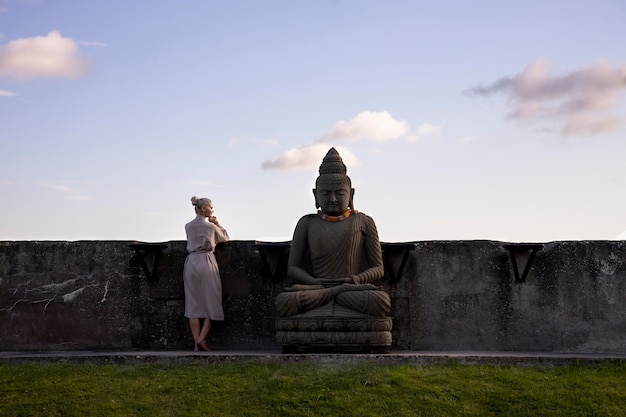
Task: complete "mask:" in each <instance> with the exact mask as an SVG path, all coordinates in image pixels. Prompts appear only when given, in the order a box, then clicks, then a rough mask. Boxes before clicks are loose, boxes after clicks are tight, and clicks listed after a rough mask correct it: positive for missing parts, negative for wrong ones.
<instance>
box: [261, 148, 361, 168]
mask: <svg viewBox="0 0 626 417" xmlns="http://www.w3.org/2000/svg"><path fill="white" fill-rule="evenodd" d="M329 149H330V148H329V146H328V145H327V144H324V143H314V144H312V145H307V146H303V147H300V148H294V149H289V150H288V151H286V152H284V153H283V154H282V155H281V156H279V157H278V158H277V159H275V160H273V161H265V162H263V164H261V167H262V168H263V169H264V170H270V169H284V170H304V169H311V168H314V167H318V166H319V164H320V162H321V161H322V158H324V156H325V155H326V153H327V152H328V150H329ZM335 149H337V151H338V152H339V153H340V154H341V159H343V162H344V163H345V164H346V165H347V166H357V165H358V164H359V161H358V159H357V158H356V156H354V154H353V153H352V152H351V151H350V150H349V149H347V148H345V147H343V146H335Z"/></svg>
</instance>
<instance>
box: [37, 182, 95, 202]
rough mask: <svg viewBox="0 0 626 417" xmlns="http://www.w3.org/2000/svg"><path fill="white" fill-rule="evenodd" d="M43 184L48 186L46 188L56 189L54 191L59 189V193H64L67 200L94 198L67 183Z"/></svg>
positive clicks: (90, 199)
mask: <svg viewBox="0 0 626 417" xmlns="http://www.w3.org/2000/svg"><path fill="white" fill-rule="evenodd" d="M70 182H76V183H81V184H83V182H80V181H70ZM44 185H45V186H46V187H48V188H51V189H53V190H56V191H60V192H61V193H63V194H65V196H66V197H67V199H68V200H77V201H92V200H94V198H93V197H90V196H88V195H85V194H83V193H81V192H80V191H77V190H76V189H75V188H73V187H69V186H67V185H61V184H44Z"/></svg>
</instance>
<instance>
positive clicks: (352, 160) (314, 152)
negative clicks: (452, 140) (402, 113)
mask: <svg viewBox="0 0 626 417" xmlns="http://www.w3.org/2000/svg"><path fill="white" fill-rule="evenodd" d="M440 131H441V127H439V126H435V125H432V124H430V123H424V124H422V125H421V126H420V127H419V128H418V129H417V131H416V132H415V133H413V134H411V135H408V136H407V133H408V132H409V125H408V124H407V122H405V121H403V120H396V119H394V118H393V116H391V114H389V112H386V111H381V112H372V111H363V112H361V113H359V114H357V115H356V116H355V117H354V118H352V119H350V120H348V121H345V120H340V121H339V122H337V123H336V124H335V126H334V127H333V129H331V131H330V132H328V133H326V134H325V135H322V137H321V138H319V139H317V140H315V141H314V142H313V143H312V144H310V145H305V146H301V147H298V148H292V149H289V150H288V151H286V152H284V153H283V154H282V155H281V156H279V157H278V158H277V159H274V160H267V161H265V162H263V163H262V164H261V167H262V168H263V169H264V170H270V169H284V170H304V169H310V168H312V167H318V166H319V164H320V161H321V160H322V158H323V157H324V156H325V155H326V153H327V152H328V150H329V149H330V148H329V145H330V146H334V147H335V148H336V149H337V151H339V153H340V154H341V157H342V159H343V160H344V163H345V164H346V165H350V166H357V165H358V164H359V160H358V159H357V158H356V156H354V154H353V153H352V152H351V151H350V150H349V149H348V148H346V147H343V146H337V145H335V144H336V143H338V142H348V143H353V142H358V141H371V142H376V143H380V142H386V141H390V140H394V139H398V138H400V137H403V136H406V137H407V139H408V140H409V141H411V140H413V141H415V140H418V138H419V137H422V136H425V135H430V134H435V133H439V132H440Z"/></svg>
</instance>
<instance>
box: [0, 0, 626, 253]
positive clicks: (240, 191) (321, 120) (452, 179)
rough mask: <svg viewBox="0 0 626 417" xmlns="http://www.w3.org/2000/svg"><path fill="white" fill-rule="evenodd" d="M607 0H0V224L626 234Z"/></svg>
mask: <svg viewBox="0 0 626 417" xmlns="http://www.w3.org/2000/svg"><path fill="white" fill-rule="evenodd" d="M624 39H626V3H625V2H624V1H623V0H614V1H609V0H597V1H588V0H554V1H550V0H541V1H539V0H528V1H507V2H502V1H496V0H491V1H488V0H474V1H471V2H470V1H450V0H436V1H420V0H407V1H400V0H384V1H383V0H378V1H373V0H301V1H298V0H289V1H287V0H267V1H266V0H249V1H242V0H229V1H226V0H219V1H218V0H215V1H208V0H202V1H192V0H189V1H185V0H183V1H180V2H171V1H167V2H166V1H157V0H155V1H150V2H148V1H118V0H111V1H95V0H67V1H64V0H54V1H53V0H0V240H4V241H13V240H62V241H75V240H131V241H143V242H165V241H171V240H184V239H185V232H184V225H185V223H187V222H189V221H190V220H192V219H193V218H194V217H195V214H194V211H193V207H192V205H191V202H190V198H191V197H192V196H198V197H208V198H210V199H211V200H212V201H213V205H214V208H215V214H216V216H217V217H218V218H219V220H220V222H221V224H222V225H223V226H224V227H225V228H226V229H227V230H228V233H229V235H230V237H231V239H233V240H261V241H286V240H290V239H291V237H292V233H293V229H294V227H295V225H296V223H297V221H298V219H299V218H300V217H301V216H303V215H305V214H308V213H314V212H315V210H316V208H315V203H314V198H313V193H312V189H313V188H314V184H315V178H316V177H317V175H318V168H319V165H320V163H321V160H322V157H323V156H324V155H325V154H326V152H327V151H328V150H329V149H330V148H331V147H335V148H336V149H337V150H338V151H339V153H340V155H341V156H342V158H343V159H344V162H345V163H346V165H347V168H348V175H349V176H350V178H351V179H352V185H353V187H354V188H355V196H354V204H355V208H356V209H358V210H359V211H361V212H363V213H366V214H368V215H370V216H371V217H373V218H374V220H375V222H376V225H377V228H378V233H379V236H380V239H381V241H383V242H411V241H428V240H483V239H487V240H496V241H503V242H551V241H563V240H611V239H617V240H626V163H625V157H626V98H625V94H624V93H625V91H626V47H624Z"/></svg>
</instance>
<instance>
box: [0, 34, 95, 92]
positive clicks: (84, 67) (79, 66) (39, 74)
mask: <svg viewBox="0 0 626 417" xmlns="http://www.w3.org/2000/svg"><path fill="white" fill-rule="evenodd" d="M88 70H89V66H88V63H87V61H86V59H85V58H83V57H81V56H79V54H78V45H77V44H76V42H75V41H74V40H72V39H70V38H63V37H62V36H61V33H60V32H59V31H52V32H50V33H48V35H47V36H36V37H33V38H21V39H16V40H13V41H11V42H9V43H7V44H6V45H0V76H9V77H14V78H17V79H22V80H31V79H35V78H44V77H77V76H80V75H85V74H87V72H88Z"/></svg>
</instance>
